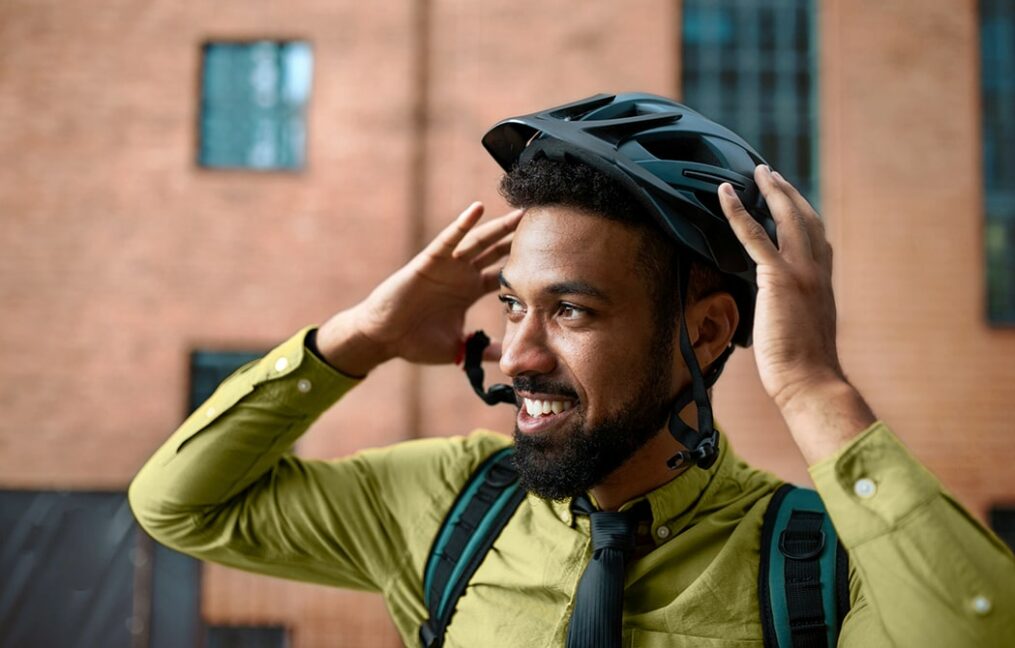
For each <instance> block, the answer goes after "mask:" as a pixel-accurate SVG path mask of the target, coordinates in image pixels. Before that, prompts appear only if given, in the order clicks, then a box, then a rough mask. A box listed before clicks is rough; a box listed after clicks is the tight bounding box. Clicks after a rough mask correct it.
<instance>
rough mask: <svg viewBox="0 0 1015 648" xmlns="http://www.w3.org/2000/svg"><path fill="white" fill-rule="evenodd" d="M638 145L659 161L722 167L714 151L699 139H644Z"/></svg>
mask: <svg viewBox="0 0 1015 648" xmlns="http://www.w3.org/2000/svg"><path fill="white" fill-rule="evenodd" d="M638 143H639V144H641V145H642V146H643V147H644V148H645V150H647V151H648V152H649V153H651V154H652V155H654V156H656V157H657V158H659V159H660V160H671V161H675V162H700V163H701V164H709V165H712V166H718V167H722V166H724V165H723V162H722V160H721V159H720V158H719V156H718V155H717V154H716V152H715V150H714V149H713V148H712V147H711V146H709V145H708V144H707V143H706V142H705V140H704V139H702V138H700V137H667V138H666V139H662V138H656V139H648V138H646V139H643V140H640V141H639V142H638Z"/></svg>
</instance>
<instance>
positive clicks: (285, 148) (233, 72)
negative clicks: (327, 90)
mask: <svg viewBox="0 0 1015 648" xmlns="http://www.w3.org/2000/svg"><path fill="white" fill-rule="evenodd" d="M203 64H204V70H203V75H202V80H201V124H200V126H201V128H200V130H201V147H200V154H199V161H200V163H201V165H202V166H206V167H217V168H249V169H262V170H269V169H299V168H301V167H302V166H303V163H304V158H305V149H306V112H307V111H306V109H307V102H308V101H309V99H310V86H311V76H312V73H313V53H312V50H311V48H310V45H309V44H308V43H304V42H271V41H260V42H254V43H209V44H207V45H205V46H204V61H203Z"/></svg>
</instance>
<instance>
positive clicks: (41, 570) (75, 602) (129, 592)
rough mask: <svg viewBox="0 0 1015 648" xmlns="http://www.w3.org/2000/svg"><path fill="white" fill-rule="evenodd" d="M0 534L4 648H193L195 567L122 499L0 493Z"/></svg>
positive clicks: (197, 588) (196, 608) (99, 494)
mask: <svg viewBox="0 0 1015 648" xmlns="http://www.w3.org/2000/svg"><path fill="white" fill-rule="evenodd" d="M0 529H2V531H0V574H3V578H0V646H103V648H130V646H137V645H142V644H143V645H145V646H148V647H149V648H170V647H175V646H195V645H197V642H198V640H199V639H200V634H199V630H200V603H199V597H200V591H201V565H200V563H199V562H198V561H197V560H194V559H193V558H189V557H187V556H184V555H183V554H179V553H177V552H175V551H173V550H172V549H168V548H166V547H163V546H161V545H158V544H156V543H155V541H154V540H151V539H150V538H148V537H147V535H145V534H144V532H143V531H141V530H140V529H139V528H138V526H137V524H136V523H135V522H134V516H133V514H132V513H131V512H130V508H129V506H128V504H127V497H126V495H125V494H124V493H118V492H85V491H30V490H0ZM139 642H140V643H139Z"/></svg>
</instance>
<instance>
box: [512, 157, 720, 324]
mask: <svg viewBox="0 0 1015 648" xmlns="http://www.w3.org/2000/svg"><path fill="white" fill-rule="evenodd" d="M500 193H501V195H502V196H504V198H505V200H507V202H508V204H510V205H511V206H512V207H522V208H528V207H546V206H551V205H559V206H562V207H570V208H572V209H577V210H579V211H582V212H585V213H588V214H591V215H593V216H599V217H602V218H606V219H608V220H612V221H618V222H621V223H625V224H627V225H628V226H630V227H632V228H635V229H637V230H640V231H641V232H642V233H643V236H642V245H641V249H640V251H639V255H638V266H639V268H640V269H641V270H642V272H643V273H644V275H645V277H646V279H648V285H649V295H650V297H651V298H652V300H653V302H654V306H655V308H654V312H655V322H656V326H657V327H660V328H661V330H662V331H666V332H672V330H673V327H674V326H675V323H676V316H677V314H678V313H679V312H680V311H679V308H680V305H679V304H678V301H677V282H678V281H679V276H680V275H679V265H678V260H679V259H680V255H681V254H682V252H681V250H680V249H679V248H678V247H677V245H676V243H675V242H673V240H672V239H671V238H670V237H669V236H668V235H667V234H665V233H664V232H663V231H662V229H661V228H660V227H659V225H658V224H657V223H656V222H655V220H654V219H653V218H652V217H651V215H650V214H649V213H648V212H646V210H645V208H644V207H643V206H642V205H641V203H640V202H638V200H637V199H636V198H635V197H634V196H632V195H631V194H630V193H629V192H628V191H627V190H626V189H624V187H623V186H622V185H621V184H620V183H618V182H617V181H615V180H613V179H611V178H610V177H609V176H607V175H606V174H604V173H602V172H601V171H599V170H597V169H595V168H593V167H591V166H589V165H587V164H584V163H583V162H579V161H577V160H573V159H570V158H568V159H565V160H551V159H549V158H546V157H540V158H536V159H534V160H531V161H529V162H527V163H525V164H522V165H516V166H515V167H513V168H512V169H511V170H510V171H509V172H508V173H506V174H505V175H504V177H503V178H502V179H501V183H500ZM690 273H691V275H690V278H689V280H688V295H687V302H688V303H692V302H694V301H695V300H697V299H699V298H701V297H703V296H705V295H707V294H709V293H712V292H715V291H717V290H723V289H724V281H723V277H722V275H721V274H720V273H719V271H718V270H717V269H715V268H712V267H710V266H707V265H705V264H703V263H701V262H699V261H697V260H692V261H691V266H690Z"/></svg>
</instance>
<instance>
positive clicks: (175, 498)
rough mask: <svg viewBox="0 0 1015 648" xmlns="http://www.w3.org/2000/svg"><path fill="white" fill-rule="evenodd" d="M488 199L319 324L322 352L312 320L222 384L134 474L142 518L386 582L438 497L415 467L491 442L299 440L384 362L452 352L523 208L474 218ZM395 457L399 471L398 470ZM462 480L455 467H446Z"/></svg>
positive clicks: (268, 561) (246, 558)
mask: <svg viewBox="0 0 1015 648" xmlns="http://www.w3.org/2000/svg"><path fill="white" fill-rule="evenodd" d="M482 211H483V209H482V206H481V205H479V204H478V203H476V204H473V205H472V206H470V207H469V208H468V209H467V210H466V211H465V212H463V213H462V214H461V215H460V216H459V217H458V218H457V219H455V221H454V222H453V223H451V224H450V225H449V226H448V227H447V228H446V229H445V230H444V231H443V232H441V233H440V234H439V235H438V237H437V238H436V239H435V240H434V241H433V242H432V243H431V244H430V245H428V246H427V247H426V249H424V250H423V251H422V252H421V253H420V254H419V255H417V256H416V257H415V258H414V259H412V261H410V262H409V263H408V264H407V265H406V266H405V267H403V268H402V269H400V270H398V271H397V272H396V273H395V274H393V275H392V276H391V277H389V278H388V279H387V280H385V281H384V282H383V283H382V284H381V285H380V286H378V287H377V288H376V289H375V290H374V291H373V292H372V293H371V294H370V296H369V297H368V298H367V299H366V300H364V301H363V302H361V303H360V304H358V305H356V306H354V307H353V308H351V309H349V310H347V311H343V312H341V313H338V314H337V315H335V316H334V317H333V318H331V319H330V320H329V321H328V323H327V324H325V325H324V326H323V327H321V328H320V329H319V330H318V331H317V348H318V349H319V351H320V353H321V354H322V355H323V357H324V359H325V360H326V362H325V361H323V360H322V359H320V358H318V357H317V356H316V355H315V354H314V353H311V352H310V350H309V349H308V348H307V346H306V337H307V335H308V334H309V333H310V332H311V331H314V329H313V328H312V327H308V328H306V329H304V330H303V331H300V332H299V333H298V334H297V335H295V336H293V337H292V338H291V339H290V340H288V341H287V342H285V343H283V344H282V345H280V346H279V347H277V348H275V349H274V350H272V351H271V352H270V353H268V355H266V356H265V357H264V358H262V359H261V360H259V361H257V362H254V363H251V364H249V365H247V366H245V367H243V368H242V369H240V370H239V371H237V372H236V373H235V374H233V375H232V376H231V377H230V378H228V379H227V380H226V381H225V382H224V383H223V384H222V385H220V386H219V388H218V389H217V390H216V392H215V393H214V394H213V395H212V396H211V397H210V398H209V400H208V401H207V402H205V403H204V404H203V405H202V406H201V407H199V408H198V409H197V410H196V411H195V412H194V413H193V414H192V415H191V416H190V417H189V418H188V419H187V420H186V421H185V422H184V423H183V424H182V425H181V426H180V427H179V428H178V429H177V430H176V431H175V432H174V433H173V434H172V435H171V436H170V438H169V439H168V441H166V443H165V444H163V446H162V447H161V448H159V449H158V451H157V452H156V453H155V454H154V456H152V458H151V459H149V460H148V462H147V463H146V464H145V466H144V467H143V468H142V469H141V471H140V472H139V473H138V474H137V476H136V477H135V478H134V480H133V482H132V483H131V485H130V489H129V501H130V504H131V507H132V509H133V511H134V514H135V516H136V517H137V519H138V521H139V522H140V523H141V525H142V526H143V527H144V528H145V529H146V530H147V531H148V532H149V533H150V534H151V535H152V536H153V537H155V538H156V539H157V540H159V541H160V542H162V543H164V544H166V545H168V546H171V547H173V548H175V549H178V550H180V551H184V552H186V553H189V554H192V555H194V556H197V557H199V558H203V559H208V560H214V561H217V562H222V563H225V564H228V565H232V566H235V567H240V568H243V569H248V570H252V571H259V572H264V573H268V574H273V575H276V576H283V577H289V578H299V579H303V580H311V581H315V582H326V583H330V584H334V585H344V586H347V587H357V588H366V589H382V588H383V586H384V583H385V582H387V580H388V579H389V577H390V575H391V573H392V570H397V569H399V566H400V565H402V564H403V563H404V561H405V560H407V556H406V555H405V552H404V551H403V547H404V545H403V543H401V540H400V537H401V536H400V529H403V528H405V527H406V525H413V524H416V522H417V520H416V519H415V516H417V513H415V512H414V511H419V512H422V511H427V512H428V514H432V510H433V508H434V504H435V503H434V502H420V503H419V505H418V506H415V507H414V506H413V504H412V502H413V499H412V498H413V497H423V495H422V494H421V493H423V492H424V491H425V489H423V488H421V487H420V486H419V484H417V483H416V482H415V479H416V477H414V475H415V476H418V477H419V479H421V480H422V479H424V477H426V476H429V478H431V479H432V477H433V474H434V473H435V472H437V473H439V472H440V471H441V470H451V471H461V470H468V466H469V464H470V462H469V461H463V460H462V457H461V456H458V455H460V454H461V453H463V452H464V453H466V454H470V453H471V454H475V457H474V458H475V460H476V461H477V462H478V461H479V460H480V459H481V455H483V454H484V452H485V450H484V448H486V446H488V445H490V443H491V442H489V441H458V442H456V443H453V444H449V443H434V442H420V443H416V444H409V445H408V447H405V448H400V449H399V450H397V451H384V450H378V451H370V452H364V453H359V454H357V455H354V456H353V457H349V458H344V459H339V460H336V461H307V460H302V459H299V458H297V457H294V456H292V455H291V454H290V453H289V450H290V448H291V447H292V444H293V443H294V442H295V441H296V439H297V438H298V437H299V436H300V435H301V434H303V433H304V432H305V431H306V430H307V428H308V427H309V426H310V425H311V424H312V423H313V422H314V420H316V419H317V417H318V416H319V415H320V414H321V413H323V412H324V411H325V410H326V409H327V408H328V407H330V406H331V405H332V404H334V403H335V402H336V401H337V400H338V399H339V398H341V396H342V395H343V394H345V393H346V392H347V391H348V390H349V389H351V388H352V387H353V386H354V385H355V384H356V383H357V378H358V377H362V376H364V375H365V374H366V373H368V372H369V371H370V370H371V369H372V368H373V367H375V366H376V365H378V364H380V363H381V362H383V361H385V360H387V359H390V358H394V357H402V358H405V359H407V360H410V361H414V362H451V361H453V360H454V358H455V354H456V351H457V349H458V346H459V344H460V340H461V339H462V324H463V322H464V317H465V312H466V310H467V309H468V308H469V307H470V306H471V305H472V304H473V303H474V302H475V301H476V300H477V299H479V298H480V297H481V296H483V295H484V294H486V293H487V292H489V291H490V290H493V289H494V288H496V285H497V280H496V272H497V270H496V268H493V267H492V266H494V264H496V263H497V261H499V260H500V259H501V258H502V257H503V256H504V255H505V254H506V253H507V251H508V248H509V245H510V236H511V232H512V231H513V230H514V228H515V226H516V225H517V223H518V221H519V218H520V214H519V213H517V212H512V213H510V214H507V215H505V216H502V217H499V218H496V219H493V220H491V221H490V222H488V223H486V224H483V225H477V223H478V221H479V219H480V217H481V215H482ZM491 353H497V348H496V347H494V348H493V349H492V350H491ZM470 438H471V437H470ZM477 444H478V445H477ZM456 448H457V449H456ZM470 448H471V449H470ZM449 453H450V454H449ZM455 453H458V455H456V456H455V457H452V456H451V455H454V454H455ZM471 454H470V456H471ZM417 464H418V465H419V466H418V469H414V468H412V466H414V465H417ZM424 464H425V465H424ZM393 465H398V466H399V469H398V470H397V471H396V472H397V473H398V474H397V475H394V474H393V473H392V475H393V476H392V477H391V478H388V477H387V476H386V475H388V470H389V467H390V466H393ZM456 474H457V473H456ZM465 476H467V472H466V473H464V474H463V475H461V478H462V479H464V478H465ZM454 480H455V476H454V475H451V474H448V475H447V476H446V478H445V480H444V481H445V482H447V483H449V484H451V483H453V482H454ZM427 496H429V497H431V498H432V497H433V495H432V494H431V495H427ZM420 514H421V513H420ZM407 516H409V517H411V518H412V519H407ZM437 522H439V519H436V520H434V521H433V524H436V523H437Z"/></svg>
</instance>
